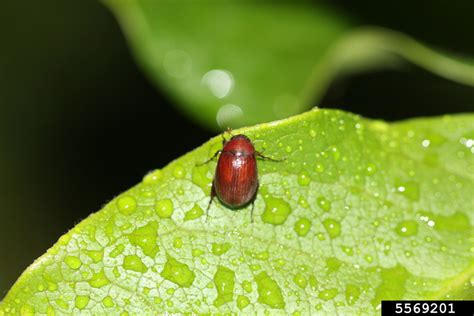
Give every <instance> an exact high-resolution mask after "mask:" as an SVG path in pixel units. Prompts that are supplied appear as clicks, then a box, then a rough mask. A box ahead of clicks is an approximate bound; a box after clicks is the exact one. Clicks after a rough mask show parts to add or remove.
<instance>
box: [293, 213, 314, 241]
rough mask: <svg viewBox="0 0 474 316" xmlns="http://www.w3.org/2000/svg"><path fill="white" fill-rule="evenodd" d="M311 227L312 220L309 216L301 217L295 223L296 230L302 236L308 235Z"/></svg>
mask: <svg viewBox="0 0 474 316" xmlns="http://www.w3.org/2000/svg"><path fill="white" fill-rule="evenodd" d="M310 229H311V221H310V220H309V219H307V218H300V219H299V220H297V221H296V223H295V227H294V230H295V232H296V233H297V234H298V235H299V236H301V237H304V236H306V235H307V234H308V232H309V230H310Z"/></svg>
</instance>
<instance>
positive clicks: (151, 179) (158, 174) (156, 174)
mask: <svg viewBox="0 0 474 316" xmlns="http://www.w3.org/2000/svg"><path fill="white" fill-rule="evenodd" d="M162 177H163V171H161V170H159V169H157V170H154V171H152V172H150V173H148V174H147V175H145V176H144V177H143V183H144V184H153V183H156V182H158V181H159V180H161V178H162Z"/></svg>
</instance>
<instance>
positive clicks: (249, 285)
mask: <svg viewBox="0 0 474 316" xmlns="http://www.w3.org/2000/svg"><path fill="white" fill-rule="evenodd" d="M242 288H243V289H244V291H245V292H247V293H250V292H252V282H250V281H247V280H245V281H243V282H242Z"/></svg>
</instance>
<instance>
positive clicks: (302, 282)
mask: <svg viewBox="0 0 474 316" xmlns="http://www.w3.org/2000/svg"><path fill="white" fill-rule="evenodd" d="M293 282H295V284H296V285H298V286H299V287H300V288H302V289H304V288H305V287H306V285H308V281H307V280H306V278H305V276H304V275H303V274H302V273H301V272H298V273H297V274H296V275H295V277H294V278H293Z"/></svg>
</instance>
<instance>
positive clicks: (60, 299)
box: [56, 298, 69, 309]
mask: <svg viewBox="0 0 474 316" xmlns="http://www.w3.org/2000/svg"><path fill="white" fill-rule="evenodd" d="M56 304H58V306H60V307H62V308H64V309H68V308H69V304H68V303H67V302H66V301H65V300H63V299H62V298H58V299H57V300H56Z"/></svg>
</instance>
